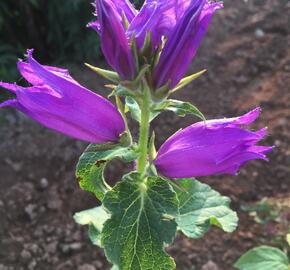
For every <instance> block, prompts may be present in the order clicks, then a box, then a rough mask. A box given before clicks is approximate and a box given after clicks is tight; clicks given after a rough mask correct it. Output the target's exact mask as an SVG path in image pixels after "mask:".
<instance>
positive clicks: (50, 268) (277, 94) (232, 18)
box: [0, 0, 290, 270]
mask: <svg viewBox="0 0 290 270" xmlns="http://www.w3.org/2000/svg"><path fill="white" fill-rule="evenodd" d="M141 2H142V1H136V3H135V4H136V6H140V5H141V4H142V3H141ZM93 12H94V8H93V6H92V5H91V3H90V1H89V0H63V1H58V0H50V1H46V0H0V80H3V81H10V82H13V81H17V82H18V83H23V80H22V79H21V77H20V75H19V74H18V72H17V70H16V61H17V58H23V55H24V53H25V51H26V49H27V48H35V50H36V51H35V57H36V59H37V60H39V61H40V62H41V63H43V64H44V63H45V64H50V65H55V66H60V67H68V68H69V69H70V71H71V73H72V75H73V76H74V77H75V78H76V79H77V80H78V81H79V82H80V83H82V84H83V85H85V86H86V87H88V88H89V89H91V90H93V91H96V92H98V93H100V94H102V95H103V96H106V95H107V94H108V92H107V90H106V89H105V88H104V84H106V83H107V82H106V81H105V80H103V79H102V78H100V77H98V76H97V75H96V74H94V73H93V72H91V71H90V70H88V69H86V68H85V67H84V65H83V63H84V62H88V63H90V64H93V65H98V66H106V64H105V63H104V60H103V57H102V54H101V51H100V49H99V40H98V37H97V34H96V33H95V32H94V31H93V30H91V29H88V28H86V24H87V23H88V22H90V21H92V20H93V19H94V16H93ZM204 68H206V69H208V72H207V73H206V74H205V75H203V77H201V78H200V79H198V80H196V81H194V82H193V83H192V84H191V85H189V86H188V87H187V88H186V89H184V90H183V91H180V92H179V93H178V95H177V96H176V97H175V98H179V99H181V100H184V101H191V102H193V104H195V105H196V106H198V107H199V109H200V110H201V111H202V112H203V113H204V114H205V115H206V117H207V118H208V119H210V118H213V117H215V118H217V117H231V116H236V115H240V114H242V113H245V112H246V111H249V110H250V109H253V108H254V107H255V106H258V105H261V106H262V109H263V113H262V115H261V117H260V118H259V119H258V121H257V122H256V123H255V124H254V125H253V127H252V128H253V129H258V128H261V127H264V126H268V127H269V136H268V137H267V138H266V140H265V142H264V143H265V144H267V145H276V149H275V151H274V152H273V153H272V154H271V155H270V162H269V163H265V162H262V161H254V162H250V163H249V164H248V165H247V166H245V167H244V168H243V169H242V170H241V172H240V173H239V175H238V176H236V177H233V176H227V175H225V176H215V177H203V178H200V180H201V181H203V182H204V183H207V184H210V185H211V186H212V187H213V188H215V189H216V190H218V191H219V192H220V193H221V194H223V195H226V196H229V197H230V198H231V199H232V207H233V208H234V209H235V210H236V211H237V212H238V214H239V218H240V225H239V228H238V229H237V231H236V232H234V233H233V234H226V233H223V232H221V231H220V230H218V229H216V228H215V229H211V231H210V232H209V233H208V234H207V235H206V237H205V238H203V239H201V240H189V239H186V238H184V237H183V236H182V235H179V236H178V237H177V240H176V241H175V243H174V245H173V246H172V247H171V248H169V250H168V251H169V252H170V254H172V256H173V257H174V258H175V259H176V261H177V269H178V270H233V269H234V268H233V266H232V265H233V264H234V262H235V260H236V259H237V258H238V257H239V256H240V255H241V254H243V253H244V252H245V251H246V250H247V249H249V248H251V247H254V246H256V245H260V244H269V245H274V246H277V247H279V248H281V249H284V250H285V251H288V252H289V246H288V245H287V242H286V239H285V237H286V234H287V233H290V229H289V224H290V147H289V145H290V125H289V121H290V106H289V104H290V1H289V0H279V1H272V0H248V1H244V0H236V1H230V0H225V9H224V10H221V11H219V12H217V14H216V16H215V17H214V20H213V22H212V25H211V27H210V30H209V32H208V34H207V36H206V38H205V40H204V42H203V44H202V46H201V48H200V50H199V51H198V55H197V57H196V59H195V60H194V62H193V64H192V66H191V68H190V71H189V73H193V72H197V71H199V70H201V69H204ZM5 93H6V92H5V91H4V90H3V89H0V100H1V99H4V98H7V95H6V94H5ZM196 120H197V119H195V118H193V117H185V118H177V117H175V115H173V114H171V113H166V114H164V115H162V116H161V117H159V119H157V120H156V121H155V122H154V123H153V128H155V130H156V133H157V135H158V136H157V138H158V140H157V144H158V146H159V145H160V144H161V143H162V142H163V141H164V140H165V139H166V138H168V136H170V135H171V134H172V133H173V132H175V131H176V130H177V129H179V128H182V127H185V126H187V125H189V124H191V123H193V122H195V121H196ZM131 125H132V126H133V127H135V123H133V122H132V123H131ZM135 135H137V132H136V129H135ZM85 147H86V144H85V143H83V142H78V141H75V140H72V139H70V138H66V137H65V136H63V135H61V134H57V133H54V132H52V131H50V130H47V129H45V128H43V127H41V126H40V125H38V124H37V123H34V122H32V121H31V120H29V119H27V118H26V117H25V116H23V115H21V114H20V113H18V112H16V111H15V110H12V109H9V108H8V109H3V110H1V113H0V187H1V188H0V217H1V218H0V270H26V269H28V270H39V269H41V270H66V269H69V270H71V269H77V270H104V269H109V264H108V263H107V262H106V260H105V257H104V255H103V253H102V251H101V250H99V249H97V248H96V247H93V246H92V245H91V244H90V243H89V240H88V237H87V229H86V228H81V227H80V226H78V225H76V224H75V223H74V221H73V219H72V216H73V214H74V213H75V212H77V211H80V210H83V209H86V208H90V207H94V206H95V205H96V204H97V201H96V200H95V198H94V196H93V195H91V194H89V193H86V192H83V191H82V190H80V189H79V187H78V183H77V181H76V180H75V176H74V168H75V165H76V162H77V159H78V157H79V156H80V154H81V153H82V151H83V150H84V148H85ZM124 171H126V168H125V167H124V165H123V164H122V163H120V162H114V163H113V164H111V166H110V168H109V169H108V171H107V176H108V178H109V179H110V180H111V181H116V180H118V179H119V177H120V175H121V172H122V173H123V172H124ZM273 270H275V269H273Z"/></svg>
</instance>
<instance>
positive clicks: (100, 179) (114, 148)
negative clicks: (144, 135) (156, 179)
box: [76, 144, 139, 201]
mask: <svg viewBox="0 0 290 270" xmlns="http://www.w3.org/2000/svg"><path fill="white" fill-rule="evenodd" d="M138 156H139V154H138V152H137V150H136V148H135V147H134V146H121V145H120V144H117V145H114V144H105V145H96V144H90V145H89V146H88V147H87V149H86V150H85V152H84V153H83V154H82V155H81V157H80V159H79V162H78V164H77V169H76V177H77V179H78V181H79V185H80V187H81V188H82V189H84V190H86V191H89V192H92V193H94V194H95V196H96V197H97V198H98V199H99V200H100V201H102V200H103V198H104V195H105V193H106V192H107V191H109V190H110V189H111V187H110V186H109V185H108V184H107V183H106V182H105V179H104V170H105V167H106V165H107V163H108V162H109V161H111V160H112V159H115V158H119V159H122V160H124V161H125V162H131V161H133V160H135V159H136V158H138Z"/></svg>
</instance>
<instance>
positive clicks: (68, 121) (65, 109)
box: [0, 50, 125, 143]
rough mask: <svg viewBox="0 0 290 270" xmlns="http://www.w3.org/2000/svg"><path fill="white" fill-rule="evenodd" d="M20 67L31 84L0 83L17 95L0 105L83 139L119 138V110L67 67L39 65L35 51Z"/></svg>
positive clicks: (20, 62) (20, 63)
mask: <svg viewBox="0 0 290 270" xmlns="http://www.w3.org/2000/svg"><path fill="white" fill-rule="evenodd" d="M18 69H19V71H20V73H21V74H22V76H23V77H24V78H25V79H26V80H27V81H28V82H29V83H31V84H32V86H31V87H21V86H18V85H16V84H10V83H3V82H0V86H1V87H3V88H6V89H7V90H9V91H11V92H12V93H13V94H15V95H16V98H14V99H11V100H8V101H6V102H3V103H2V104H0V107H5V106H11V107H14V108H16V109H18V110H19V111H21V112H23V113H24V114H26V115H28V116H29V117H30V118H32V119H34V120H35V121H37V122H39V123H41V124H42V125H44V126H46V127H48V128H51V129H54V130H56V131H59V132H61V133H63V134H66V135H68V136H71V137H74V138H77V139H80V140H84V141H88V142H92V143H106V142H117V141H118V140H119V137H120V134H121V133H123V132H124V130H125V123H124V121H123V118H122V116H121V115H120V113H119V112H118V110H117V109H116V108H115V107H114V106H113V105H112V104H111V103H110V102H109V101H108V100H106V99H105V98H103V97H101V96H99V95H97V94H95V93H93V92H91V91H89V90H88V89H86V88H85V87H83V86H81V85H80V84H78V83H77V82H76V81H75V80H74V79H73V78H72V77H71V76H70V75H69V73H68V71H67V70H65V69H60V68H55V67H49V66H42V65H40V64H39V63H38V62H37V61H36V60H34V58H33V57H32V50H30V51H28V62H22V61H19V63H18Z"/></svg>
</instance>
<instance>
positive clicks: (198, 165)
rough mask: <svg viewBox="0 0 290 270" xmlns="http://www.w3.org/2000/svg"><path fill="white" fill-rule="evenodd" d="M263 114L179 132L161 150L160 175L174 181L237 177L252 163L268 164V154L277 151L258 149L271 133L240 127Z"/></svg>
mask: <svg viewBox="0 0 290 270" xmlns="http://www.w3.org/2000/svg"><path fill="white" fill-rule="evenodd" d="M259 112H260V110H258V109H256V110H253V111H252V112H250V113H248V114H245V115H244V116H241V117H236V118H230V119H217V120H211V121H207V122H206V124H205V123H204V122H199V123H197V124H194V125H191V126H189V127H187V128H185V129H183V130H181V131H178V132H177V133H175V134H174V135H173V136H171V137H170V138H169V139H168V140H167V141H166V142H165V143H164V144H163V145H162V146H161V147H160V149H159V151H158V153H157V157H156V159H155V161H154V164H155V166H156V168H157V171H158V172H159V173H160V174H162V175H164V176H167V177H172V178H182V177H196V176H206V175H213V174H221V173H233V174H235V173H236V172H237V171H238V170H239V168H240V167H241V166H242V165H244V164H245V163H246V162H247V161H248V160H252V159H263V160H268V158H267V157H266V155H265V154H266V153H268V152H270V151H271V150H272V149H273V147H268V146H257V145H256V144H257V143H258V142H259V141H260V140H262V139H263V138H264V137H265V136H266V133H267V129H265V128H263V129H260V130H258V131H256V132H252V131H249V130H246V129H244V128H242V127H240V126H241V124H249V123H251V122H252V121H254V119H255V118H256V117H257V116H258V114H259ZM209 122H210V124H208V123H209Z"/></svg>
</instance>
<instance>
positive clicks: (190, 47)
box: [89, 0, 222, 88]
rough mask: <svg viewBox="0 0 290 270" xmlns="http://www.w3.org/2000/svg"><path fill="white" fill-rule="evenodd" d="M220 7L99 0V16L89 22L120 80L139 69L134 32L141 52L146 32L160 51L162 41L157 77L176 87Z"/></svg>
mask: <svg viewBox="0 0 290 270" xmlns="http://www.w3.org/2000/svg"><path fill="white" fill-rule="evenodd" d="M221 7H222V4H221V3H209V1H208V0H158V1H157V0H146V1H145V3H144V5H143V7H142V8H141V10H140V12H138V11H136V10H135V9H134V7H133V6H132V5H131V4H130V3H129V1H126V0H118V1H112V0H96V10H97V11H96V15H97V17H98V18H97V21H95V22H93V23H91V24H89V26H91V27H92V28H93V29H95V30H96V31H97V32H98V33H99V35H100V37H101V44H102V50H103V53H104V55H105V57H106V59H107V61H108V63H109V64H110V65H111V66H112V67H113V68H114V69H115V70H116V71H117V72H118V73H119V74H120V76H121V77H122V79H127V80H132V79H133V78H134V77H135V76H136V69H138V67H137V66H136V64H135V60H136V63H137V59H134V53H133V50H132V48H131V45H130V41H131V40H132V37H134V40H135V41H136V45H137V48H138V50H139V53H140V52H141V48H142V47H143V46H144V42H145V39H146V35H147V34H148V33H149V34H150V37H151V39H150V40H151V47H152V49H153V52H154V50H155V52H156V53H157V52H158V50H157V48H159V47H160V45H161V44H162V41H164V42H165V45H164V49H163V51H162V52H161V55H160V60H159V62H158V64H157V66H156V67H155V69H154V70H153V82H154V86H155V88H159V87H161V86H163V85H166V84H167V83H170V87H171V88H173V87H174V86H176V85H177V84H178V82H179V81H180V80H181V79H182V77H183V76H184V74H185V73H186V71H187V69H188V66H189V65H190V63H191V61H192V59H193V57H194V56H195V54H196V51H197V49H198V47H199V45H200V43H201V40H202V38H203V36H204V34H205V32H206V31H207V28H208V26H209V23H210V21H211V18H212V16H213V14H214V12H215V10H216V9H218V8H221ZM124 16H125V17H126V18H127V23H128V25H127V26H128V28H127V27H125V22H124ZM140 59H141V60H142V59H143V58H142V57H139V60H140ZM149 61H150V60H149ZM147 63H148V60H147Z"/></svg>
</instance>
